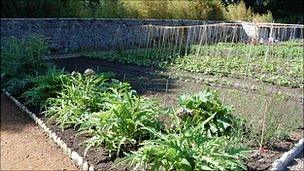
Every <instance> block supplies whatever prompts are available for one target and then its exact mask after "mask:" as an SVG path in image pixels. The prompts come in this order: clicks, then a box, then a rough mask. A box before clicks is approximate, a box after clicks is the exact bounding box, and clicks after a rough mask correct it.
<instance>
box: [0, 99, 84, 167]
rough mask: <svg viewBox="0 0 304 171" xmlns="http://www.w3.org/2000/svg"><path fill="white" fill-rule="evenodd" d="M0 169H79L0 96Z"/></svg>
mask: <svg viewBox="0 0 304 171" xmlns="http://www.w3.org/2000/svg"><path fill="white" fill-rule="evenodd" d="M0 161H1V164H0V165H1V170H78V169H77V168H76V166H75V165H74V164H73V162H72V161H71V160H70V158H69V157H67V156H66V155H65V154H63V152H62V151H61V150H60V149H59V147H57V146H56V145H55V144H54V143H53V142H52V141H51V140H49V139H48V138H47V136H46V135H45V134H43V132H42V130H40V129H39V128H38V127H37V126H36V125H35V124H34V122H32V121H31V120H30V119H29V117H28V116H27V115H26V114H25V113H22V112H21V111H20V110H19V109H18V108H17V107H16V106H15V105H14V104H13V103H12V102H11V101H10V100H9V99H8V98H7V97H6V96H4V95H3V94H1V160H0Z"/></svg>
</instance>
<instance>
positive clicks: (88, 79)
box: [46, 73, 130, 128]
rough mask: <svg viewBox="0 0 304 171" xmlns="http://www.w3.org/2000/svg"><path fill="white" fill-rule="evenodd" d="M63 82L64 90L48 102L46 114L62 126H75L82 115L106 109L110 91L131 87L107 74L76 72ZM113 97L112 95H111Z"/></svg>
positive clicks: (122, 90)
mask: <svg viewBox="0 0 304 171" xmlns="http://www.w3.org/2000/svg"><path fill="white" fill-rule="evenodd" d="M68 79H69V80H68V81H67V83H65V82H62V90H61V91H60V92H59V93H58V96H57V97H56V98H49V99H48V100H47V102H46V106H47V110H46V115H47V116H51V117H52V118H54V119H55V120H56V121H57V122H58V123H59V124H60V126H61V127H62V128H67V127H71V126H75V125H76V124H77V123H78V122H79V120H81V119H83V118H82V116H84V115H86V114H91V113H93V112H98V111H100V110H105V109H106V108H107V105H106V103H105V102H106V101H105V99H106V97H107V92H108V91H112V90H114V91H116V92H125V91H128V90H129V89H130V87H129V85H128V84H126V83H117V85H116V88H115V89H114V85H115V84H116V82H117V81H115V80H109V78H108V75H107V74H100V75H87V76H85V75H82V74H80V73H75V74H74V76H70V77H68ZM111 98H112V97H111Z"/></svg>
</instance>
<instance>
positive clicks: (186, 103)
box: [179, 90, 237, 137]
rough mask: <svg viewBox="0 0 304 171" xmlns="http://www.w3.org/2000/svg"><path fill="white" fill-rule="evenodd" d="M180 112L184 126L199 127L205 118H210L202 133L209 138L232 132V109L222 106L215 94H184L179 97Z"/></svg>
mask: <svg viewBox="0 0 304 171" xmlns="http://www.w3.org/2000/svg"><path fill="white" fill-rule="evenodd" d="M179 104H180V105H181V107H182V110H181V111H179V116H180V118H181V119H182V120H183V121H184V122H185V124H186V125H189V126H196V125H200V124H201V123H202V122H204V121H205V120H206V119H207V118H211V119H210V120H209V121H208V122H207V123H206V124H204V125H203V126H204V129H205V130H204V132H205V134H206V135H208V136H209V137H211V136H222V135H230V134H231V133H232V131H233V128H234V126H236V125H234V124H235V123H236V122H235V121H236V120H237V119H236V118H235V117H234V116H233V115H232V114H231V112H232V108H231V107H229V106H225V105H223V104H222V102H221V100H220V98H219V97H218V95H217V94H216V93H215V92H212V91H210V90H205V91H201V92H199V93H197V94H194V95H190V94H184V95H181V96H180V97H179Z"/></svg>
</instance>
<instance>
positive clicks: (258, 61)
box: [88, 41, 304, 88]
mask: <svg viewBox="0 0 304 171" xmlns="http://www.w3.org/2000/svg"><path fill="white" fill-rule="evenodd" d="M302 53H303V43H301V42H297V41H288V42H281V43H279V44H276V45H271V46H267V45H247V44H241V43H240V44H235V43H218V44H213V45H204V46H196V45H194V46H191V47H190V48H189V49H187V50H186V49H184V50H181V51H178V50H172V49H170V48H166V47H163V48H152V49H136V50H125V51H122V50H120V51H113V52H102V53H100V52H98V53H90V54H88V56H89V57H91V58H97V59H103V60H108V61H117V62H121V63H127V64H130V63H131V64H138V65H143V66H157V67H162V68H171V69H174V70H183V71H189V72H199V73H203V74H206V75H217V76H225V77H227V76H229V77H234V78H242V77H249V78H251V79H253V80H255V81H263V82H267V83H271V84H274V85H280V86H287V87H295V88H298V87H301V86H303V80H302V78H303V75H304V69H303V67H302V65H303V64H302V55H303V54H302Z"/></svg>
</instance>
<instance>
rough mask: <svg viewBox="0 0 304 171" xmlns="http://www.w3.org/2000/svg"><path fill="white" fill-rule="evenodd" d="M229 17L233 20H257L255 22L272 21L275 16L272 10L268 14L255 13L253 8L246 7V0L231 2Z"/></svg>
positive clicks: (228, 10) (228, 9)
mask: <svg viewBox="0 0 304 171" xmlns="http://www.w3.org/2000/svg"><path fill="white" fill-rule="evenodd" d="M227 16H228V17H227V18H226V19H228V20H231V21H255V22H272V21H273V17H272V13H271V12H270V11H267V14H263V15H261V14H258V13H254V12H253V11H252V10H251V8H250V7H249V8H246V5H245V3H244V1H241V2H240V3H238V4H230V5H228V6H227Z"/></svg>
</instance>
